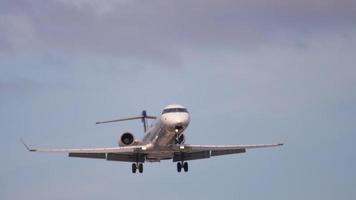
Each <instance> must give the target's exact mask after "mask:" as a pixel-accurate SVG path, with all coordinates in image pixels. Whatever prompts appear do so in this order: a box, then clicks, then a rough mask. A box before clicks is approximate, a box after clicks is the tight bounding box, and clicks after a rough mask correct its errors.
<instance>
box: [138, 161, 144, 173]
mask: <svg viewBox="0 0 356 200" xmlns="http://www.w3.org/2000/svg"><path fill="white" fill-rule="evenodd" d="M138 172H140V173H142V172H143V164H142V163H140V164H138Z"/></svg>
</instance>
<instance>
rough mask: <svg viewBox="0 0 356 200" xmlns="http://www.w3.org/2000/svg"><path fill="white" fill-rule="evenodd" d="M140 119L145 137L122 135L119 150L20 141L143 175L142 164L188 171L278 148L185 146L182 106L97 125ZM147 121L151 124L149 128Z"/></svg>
mask: <svg viewBox="0 0 356 200" xmlns="http://www.w3.org/2000/svg"><path fill="white" fill-rule="evenodd" d="M137 119H140V120H141V121H142V123H143V129H144V132H145V135H144V137H143V139H142V140H139V139H136V138H135V137H134V135H133V134H132V133H130V132H125V133H123V134H122V135H121V137H120V138H119V141H118V147H109V148H85V149H42V148H31V147H29V146H28V145H26V144H25V143H24V142H23V141H22V140H21V142H22V143H23V145H24V146H25V148H26V149H27V150H28V151H30V152H48V153H67V154H68V156H69V157H79V158H96V159H105V160H109V161H123V162H131V163H132V168H131V169H132V173H136V172H137V171H138V172H139V173H142V172H143V164H144V163H145V162H160V161H161V160H173V162H177V171H178V172H181V171H182V169H183V170H184V172H187V171H188V162H187V161H191V160H197V159H206V158H210V157H213V156H221V155H229V154H238V153H245V152H246V150H247V149H254V148H265V147H277V146H281V145H283V144H282V143H279V144H251V145H249V144H243V145H192V144H185V132H184V131H185V130H186V129H187V127H188V125H189V123H190V115H189V112H188V110H187V108H185V107H184V106H182V105H178V104H171V105H168V106H167V107H165V108H164V109H163V111H162V114H161V115H160V116H159V117H156V116H150V115H147V112H146V111H145V110H144V111H142V114H141V116H135V117H129V118H123V119H115V120H109V121H100V122H96V124H103V123H112V122H121V121H127V120H137ZM148 119H152V120H154V121H153V122H152V123H151V125H150V126H148V123H147V122H148Z"/></svg>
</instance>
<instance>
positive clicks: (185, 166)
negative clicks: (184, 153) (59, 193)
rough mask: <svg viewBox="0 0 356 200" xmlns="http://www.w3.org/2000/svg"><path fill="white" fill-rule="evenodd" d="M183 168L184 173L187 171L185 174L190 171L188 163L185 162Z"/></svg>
mask: <svg viewBox="0 0 356 200" xmlns="http://www.w3.org/2000/svg"><path fill="white" fill-rule="evenodd" d="M183 168H184V171H185V172H187V171H188V163H187V162H184V163H183Z"/></svg>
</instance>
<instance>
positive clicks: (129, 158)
mask: <svg viewBox="0 0 356 200" xmlns="http://www.w3.org/2000/svg"><path fill="white" fill-rule="evenodd" d="M106 159H107V160H110V161H123V162H145V155H144V154H138V153H135V154H133V153H130V154H123V153H120V154H118V153H108V154H107V157H106Z"/></svg>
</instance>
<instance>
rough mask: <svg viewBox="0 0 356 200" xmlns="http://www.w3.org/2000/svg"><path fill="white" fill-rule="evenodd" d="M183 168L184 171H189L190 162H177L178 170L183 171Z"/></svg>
mask: <svg viewBox="0 0 356 200" xmlns="http://www.w3.org/2000/svg"><path fill="white" fill-rule="evenodd" d="M182 168H183V169H184V172H187V171H188V163H187V162H183V161H182V162H177V171H178V172H181V171H182Z"/></svg>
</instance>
